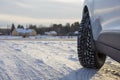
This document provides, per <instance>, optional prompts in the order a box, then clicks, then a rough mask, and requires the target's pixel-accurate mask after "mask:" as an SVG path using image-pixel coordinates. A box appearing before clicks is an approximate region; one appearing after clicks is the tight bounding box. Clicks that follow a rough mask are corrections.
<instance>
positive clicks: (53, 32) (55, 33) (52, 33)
mask: <svg viewBox="0 0 120 80" xmlns="http://www.w3.org/2000/svg"><path fill="white" fill-rule="evenodd" d="M45 34H46V35H50V34H51V35H57V32H56V31H49V32H45Z"/></svg>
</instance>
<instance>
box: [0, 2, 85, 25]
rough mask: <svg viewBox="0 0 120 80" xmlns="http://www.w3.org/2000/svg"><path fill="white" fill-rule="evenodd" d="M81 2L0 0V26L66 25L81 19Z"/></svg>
mask: <svg viewBox="0 0 120 80" xmlns="http://www.w3.org/2000/svg"><path fill="white" fill-rule="evenodd" d="M82 2H83V1H82V0H0V25H1V26H2V25H6V24H11V23H15V24H29V23H32V24H43V25H49V24H51V23H62V24H64V23H67V22H70V23H72V22H74V21H79V20H80V18H81V9H82V6H81V5H82Z"/></svg>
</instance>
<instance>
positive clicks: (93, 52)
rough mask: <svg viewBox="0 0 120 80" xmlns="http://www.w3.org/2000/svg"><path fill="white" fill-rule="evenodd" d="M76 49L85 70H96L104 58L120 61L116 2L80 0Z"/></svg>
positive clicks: (118, 3) (119, 2)
mask: <svg viewBox="0 0 120 80" xmlns="http://www.w3.org/2000/svg"><path fill="white" fill-rule="evenodd" d="M77 50H78V58H79V61H80V63H81V65H82V66H83V67H85V68H93V69H94V68H95V69H100V68H101V67H102V66H103V65H104V63H105V60H106V56H109V57H111V58H112V59H114V60H116V61H118V62H120V0H84V4H83V9H82V19H81V24H80V28H79V34H78V40H77Z"/></svg>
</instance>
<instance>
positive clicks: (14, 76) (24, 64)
mask: <svg viewBox="0 0 120 80" xmlns="http://www.w3.org/2000/svg"><path fill="white" fill-rule="evenodd" d="M108 61H109V62H112V60H111V59H109V60H108ZM114 62H115V61H113V63H112V64H114ZM115 64H116V63H115ZM96 72H97V70H94V69H86V68H83V67H82V66H81V65H80V64H79V61H78V57H77V42H76V41H49V40H48V41H35V40H32V41H27V40H26V41H17V40H0V80H93V77H94V75H95V74H96ZM97 77H99V75H97Z"/></svg>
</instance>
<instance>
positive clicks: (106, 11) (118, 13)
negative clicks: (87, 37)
mask: <svg viewBox="0 0 120 80" xmlns="http://www.w3.org/2000/svg"><path fill="white" fill-rule="evenodd" d="M94 16H95V19H99V20H100V24H101V27H102V30H103V31H104V30H120V0H94Z"/></svg>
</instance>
